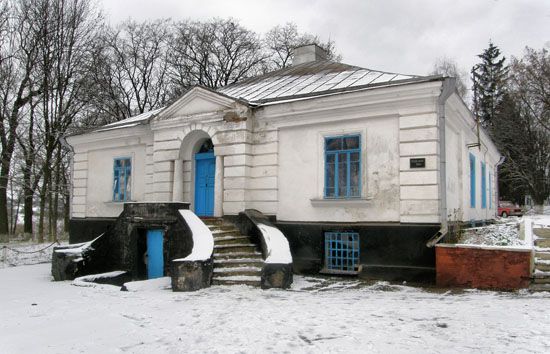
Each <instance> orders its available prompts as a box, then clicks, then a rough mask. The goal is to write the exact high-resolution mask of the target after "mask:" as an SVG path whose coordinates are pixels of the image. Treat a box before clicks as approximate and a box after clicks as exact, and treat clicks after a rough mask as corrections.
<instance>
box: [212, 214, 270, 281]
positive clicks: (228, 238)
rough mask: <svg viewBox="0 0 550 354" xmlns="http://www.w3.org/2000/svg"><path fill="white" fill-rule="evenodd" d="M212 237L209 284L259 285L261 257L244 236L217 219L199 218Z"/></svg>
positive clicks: (255, 247)
mask: <svg viewBox="0 0 550 354" xmlns="http://www.w3.org/2000/svg"><path fill="white" fill-rule="evenodd" d="M202 221H203V222H204V223H205V224H206V226H208V228H209V229H210V231H211V232H212V236H214V274H213V276H212V285H236V284H244V285H251V286H258V287H259V286H260V277H261V273H262V266H263V263H264V262H263V258H262V254H261V253H260V252H259V251H258V249H257V246H256V245H255V244H253V243H252V242H251V241H250V238H249V237H248V236H244V235H241V233H240V231H239V230H238V229H237V228H236V227H235V225H233V224H231V223H228V222H226V221H224V220H222V219H218V218H202Z"/></svg>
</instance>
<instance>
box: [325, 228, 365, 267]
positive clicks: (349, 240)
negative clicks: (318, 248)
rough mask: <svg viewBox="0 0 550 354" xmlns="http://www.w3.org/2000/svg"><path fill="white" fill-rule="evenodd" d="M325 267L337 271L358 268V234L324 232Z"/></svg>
mask: <svg viewBox="0 0 550 354" xmlns="http://www.w3.org/2000/svg"><path fill="white" fill-rule="evenodd" d="M325 261H326V269H327V270H332V271H338V272H357V271H358V270H359V234H358V233H357V232H325Z"/></svg>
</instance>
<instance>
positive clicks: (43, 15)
mask: <svg viewBox="0 0 550 354" xmlns="http://www.w3.org/2000/svg"><path fill="white" fill-rule="evenodd" d="M30 2H32V6H30V9H31V10H30V11H31V13H32V17H31V23H32V24H34V25H35V26H36V31H37V32H38V33H39V34H40V37H39V38H40V42H39V67H38V69H39V70H38V72H37V77H36V79H35V80H40V82H41V87H42V88H43V90H42V93H41V96H40V103H39V105H37V107H36V109H35V112H34V113H35V114H36V115H37V116H39V117H40V118H41V119H40V121H39V122H37V125H36V129H37V130H38V132H39V133H40V136H41V137H42V139H43V151H42V159H43V160H42V161H43V163H42V166H41V169H42V173H43V178H42V184H41V187H40V192H39V197H40V216H39V224H38V234H39V240H43V238H44V235H45V231H46V230H45V222H44V220H45V216H46V211H49V212H48V215H47V216H48V229H49V230H48V234H49V236H50V239H51V240H55V239H56V238H57V219H58V214H57V211H58V210H59V205H58V203H59V194H65V193H67V190H66V189H64V188H61V185H60V183H59V180H60V177H59V174H60V173H62V171H60V166H62V159H63V157H64V153H63V151H62V148H61V145H60V143H59V138H60V137H61V136H62V135H63V134H64V133H65V132H66V131H67V129H68V128H69V127H70V126H71V125H72V124H73V122H74V121H75V119H77V118H78V116H79V115H80V114H81V113H80V112H81V111H82V110H83V109H84V108H85V107H86V105H87V102H86V101H85V100H83V99H82V98H83V97H85V96H84V95H82V92H83V91H84V90H85V83H86V80H85V77H86V76H87V70H86V69H85V68H86V67H87V62H88V60H89V58H90V55H91V53H92V49H93V46H94V43H95V36H96V34H97V29H98V26H99V25H100V22H101V17H100V15H99V14H97V13H96V12H95V10H93V8H92V3H91V0H81V1H70V0H34V1H30ZM46 203H47V205H48V208H47V209H46Z"/></svg>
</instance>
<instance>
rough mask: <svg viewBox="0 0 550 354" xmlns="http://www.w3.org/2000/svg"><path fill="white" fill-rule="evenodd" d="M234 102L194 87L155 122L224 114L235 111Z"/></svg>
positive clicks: (164, 111) (212, 92)
mask: <svg viewBox="0 0 550 354" xmlns="http://www.w3.org/2000/svg"><path fill="white" fill-rule="evenodd" d="M236 103H237V102H236V101H235V100H233V99H231V98H229V97H226V96H224V95H220V94H219V93H217V92H214V91H210V90H207V89H205V88H202V87H194V88H192V89H191V90H189V91H188V92H187V93H186V94H185V95H183V96H182V97H181V98H180V99H178V100H177V101H176V102H174V103H173V104H172V105H171V106H169V107H167V108H166V109H165V110H163V111H162V112H161V113H160V114H159V115H158V116H157V118H156V119H157V120H166V119H170V118H175V117H187V116H195V115H201V114H205V113H216V112H224V111H228V110H233V109H235V106H236Z"/></svg>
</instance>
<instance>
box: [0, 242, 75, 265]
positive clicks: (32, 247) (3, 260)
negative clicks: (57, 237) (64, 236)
mask: <svg viewBox="0 0 550 354" xmlns="http://www.w3.org/2000/svg"><path fill="white" fill-rule="evenodd" d="M60 244H66V242H62V243H60ZM56 245H57V244H52V243H51V242H50V243H32V242H10V243H0V269H1V268H6V267H14V266H18V265H23V264H38V263H47V262H51V261H52V251H53V248H54V246H56Z"/></svg>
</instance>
